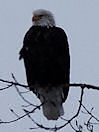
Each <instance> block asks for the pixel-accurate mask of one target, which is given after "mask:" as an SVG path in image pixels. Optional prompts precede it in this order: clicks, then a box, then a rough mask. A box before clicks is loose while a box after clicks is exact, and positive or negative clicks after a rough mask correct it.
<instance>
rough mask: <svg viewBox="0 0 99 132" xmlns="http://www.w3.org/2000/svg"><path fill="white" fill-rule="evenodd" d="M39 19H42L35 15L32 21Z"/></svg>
mask: <svg viewBox="0 0 99 132" xmlns="http://www.w3.org/2000/svg"><path fill="white" fill-rule="evenodd" d="M39 19H40V17H39V16H37V15H34V16H33V17H32V21H38V20H39Z"/></svg>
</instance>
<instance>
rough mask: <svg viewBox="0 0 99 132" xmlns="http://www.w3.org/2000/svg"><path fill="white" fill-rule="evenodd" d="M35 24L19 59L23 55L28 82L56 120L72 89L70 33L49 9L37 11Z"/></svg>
mask: <svg viewBox="0 0 99 132" xmlns="http://www.w3.org/2000/svg"><path fill="white" fill-rule="evenodd" d="M32 22H33V25H32V27H31V28H30V29H29V30H28V31H27V33H26V35H25V37H24V42H23V47H22V49H21V50H20V53H19V54H20V59H21V58H23V60H24V65H25V69H26V77H27V82H28V85H29V87H30V90H31V91H33V92H34V93H35V94H36V95H37V97H38V98H39V99H40V101H41V102H42V103H43V106H42V108H43V113H44V115H45V117H46V118H47V119H48V120H57V119H58V118H59V117H60V116H62V115H63V114H64V110H63V106H62V104H63V103H64V102H65V100H66V98H67V95H68V91H69V85H66V84H69V80H70V79H69V78H70V55H69V45H68V40H67V36H66V34H65V32H64V30H63V29H61V28H59V27H57V26H56V24H55V20H54V16H53V14H52V13H51V12H50V11H47V10H44V9H39V10H36V11H34V13H33V17H32Z"/></svg>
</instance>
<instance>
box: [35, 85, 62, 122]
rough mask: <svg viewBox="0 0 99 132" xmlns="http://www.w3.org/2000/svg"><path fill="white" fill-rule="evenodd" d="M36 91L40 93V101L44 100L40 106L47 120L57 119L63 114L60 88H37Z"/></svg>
mask: <svg viewBox="0 0 99 132" xmlns="http://www.w3.org/2000/svg"><path fill="white" fill-rule="evenodd" d="M37 92H38V93H39V95H40V101H41V102H42V103H43V102H44V104H43V106H42V108H43V113H44V115H45V116H46V118H47V119H48V120H57V119H58V117H59V116H62V115H63V114H64V110H63V106H62V88H59V87H46V88H38V90H37Z"/></svg>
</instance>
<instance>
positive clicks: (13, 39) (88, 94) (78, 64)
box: [0, 0, 99, 132]
mask: <svg viewBox="0 0 99 132" xmlns="http://www.w3.org/2000/svg"><path fill="white" fill-rule="evenodd" d="M39 8H43V9H47V10H50V11H52V12H53V14H54V16H55V20H56V24H57V26H60V27H62V28H63V29H64V30H65V32H66V33H67V35H68V41H69V45H70V53H71V82H82V83H89V84H94V85H98V86H99V71H98V68H99V27H98V25H99V0H75V1H74V0H67V1H66V0H62V1H57V0H54V1H53V0H42V1H40V0H29V1H28V0H27V1H26V0H21V1H20V0H16V1H15V0H9V1H7V0H0V23H1V24H0V36H1V37H0V78H4V79H7V80H11V79H12V78H11V73H14V75H15V76H16V78H17V80H18V81H19V82H21V83H24V84H26V78H25V70H24V65H23V61H19V60H18V57H19V55H18V53H19V50H20V48H21V47H22V44H23V37H24V35H25V33H26V31H27V30H28V29H29V28H30V26H31V25H32V22H31V17H32V12H33V11H34V10H35V9H39ZM79 94H80V89H79V88H71V89H70V92H69V96H68V99H67V101H66V102H65V104H64V109H65V115H64V117H65V118H66V119H68V118H70V117H71V115H73V114H74V112H76V109H77V106H78V100H79V96H80V95H79ZM98 96H99V93H98V92H97V91H93V90H86V91H85V95H84V100H83V103H84V104H85V106H87V107H88V108H89V109H91V108H92V107H95V109H94V113H95V114H97V115H99V105H98V101H97V98H98ZM27 98H29V100H30V101H32V100H33V102H34V103H36V104H37V103H39V101H38V100H37V98H36V97H35V96H34V95H33V94H32V93H30V94H28V95H27ZM0 103H1V108H0V118H2V119H3V120H11V119H14V118H15V116H14V115H13V114H12V113H11V112H10V111H9V108H13V109H14V110H15V111H16V112H17V113H18V114H24V113H23V111H22V107H21V105H22V104H23V101H22V100H21V99H20V97H19V96H18V94H17V92H16V90H15V89H14V87H13V88H11V89H9V90H6V91H4V92H0ZM33 117H34V119H35V120H36V121H38V122H40V123H41V124H44V125H46V124H47V126H52V125H53V124H55V122H53V121H47V120H46V119H45V118H44V117H43V115H42V112H41V111H37V112H36V113H35V114H34V115H33ZM85 119H86V118H85ZM84 121H85V120H84ZM79 122H80V123H83V120H82V118H79ZM57 124H60V120H59V121H57ZM30 127H33V124H32V122H31V121H30V120H28V119H27V118H25V119H23V120H20V121H18V122H16V123H13V124H9V125H1V127H0V131H2V132H9V131H10V132H13V131H14V132H21V131H24V132H30V130H29V129H28V128H30ZM66 130H67V131H69V132H72V130H71V128H70V127H65V128H64V129H62V130H61V131H60V132H65V131H66ZM98 130H99V127H98V126H96V127H95V132H96V131H98ZM38 131H40V129H39V130H37V132H38ZM35 132H36V130H35Z"/></svg>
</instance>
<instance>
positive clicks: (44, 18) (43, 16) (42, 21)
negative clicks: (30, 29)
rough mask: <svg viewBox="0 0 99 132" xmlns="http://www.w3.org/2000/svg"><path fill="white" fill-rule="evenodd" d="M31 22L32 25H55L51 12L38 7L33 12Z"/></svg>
mask: <svg viewBox="0 0 99 132" xmlns="http://www.w3.org/2000/svg"><path fill="white" fill-rule="evenodd" d="M32 22H33V25H34V26H47V27H50V26H51V27H53V26H55V20H54V16H53V14H52V13H51V12H50V11H47V10H44V9H38V10H36V11H34V12H33V17H32Z"/></svg>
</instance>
